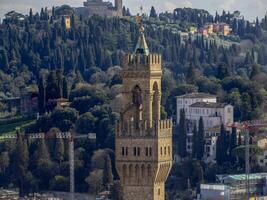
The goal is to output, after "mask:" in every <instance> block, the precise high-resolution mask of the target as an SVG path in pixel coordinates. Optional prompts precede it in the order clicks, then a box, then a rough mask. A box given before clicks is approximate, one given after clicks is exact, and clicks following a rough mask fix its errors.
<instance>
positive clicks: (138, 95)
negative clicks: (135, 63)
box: [133, 85, 142, 106]
mask: <svg viewBox="0 0 267 200" xmlns="http://www.w3.org/2000/svg"><path fill="white" fill-rule="evenodd" d="M133 104H134V105H136V106H140V105H141V104H142V91H141V88H140V87H139V86H138V85H136V86H135V87H134V89H133Z"/></svg>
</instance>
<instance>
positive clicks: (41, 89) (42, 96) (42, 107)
mask: <svg viewBox="0 0 267 200" xmlns="http://www.w3.org/2000/svg"><path fill="white" fill-rule="evenodd" d="M38 89H39V96H38V107H39V113H40V114H41V115H42V114H44V113H45V86H44V80H43V77H41V78H40V79H39V82H38Z"/></svg>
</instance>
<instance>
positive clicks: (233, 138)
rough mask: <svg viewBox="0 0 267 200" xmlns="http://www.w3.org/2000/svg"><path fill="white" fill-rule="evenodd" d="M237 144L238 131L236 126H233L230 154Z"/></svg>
mask: <svg viewBox="0 0 267 200" xmlns="http://www.w3.org/2000/svg"><path fill="white" fill-rule="evenodd" d="M236 146H237V133H236V127H233V128H232V134H231V142H230V154H232V151H233V149H234V148H236Z"/></svg>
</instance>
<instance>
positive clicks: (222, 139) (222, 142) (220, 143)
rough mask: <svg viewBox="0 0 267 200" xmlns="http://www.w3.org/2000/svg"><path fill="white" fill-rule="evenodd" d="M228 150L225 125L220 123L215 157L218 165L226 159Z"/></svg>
mask: <svg viewBox="0 0 267 200" xmlns="http://www.w3.org/2000/svg"><path fill="white" fill-rule="evenodd" d="M228 150H229V145H228V138H227V134H226V130H225V127H224V125H223V124H222V125H221V132H220V136H219V137H218V140H217V151H216V159H217V163H218V164H219V165H222V164H223V163H225V162H226V161H228Z"/></svg>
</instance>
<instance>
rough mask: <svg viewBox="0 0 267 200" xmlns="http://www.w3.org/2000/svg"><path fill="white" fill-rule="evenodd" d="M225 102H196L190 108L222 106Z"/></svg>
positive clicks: (225, 104)
mask: <svg viewBox="0 0 267 200" xmlns="http://www.w3.org/2000/svg"><path fill="white" fill-rule="evenodd" d="M227 105H229V104H227V103H210V102H196V103H194V104H192V105H191V106H190V107H191V108H224V107H225V106H227Z"/></svg>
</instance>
